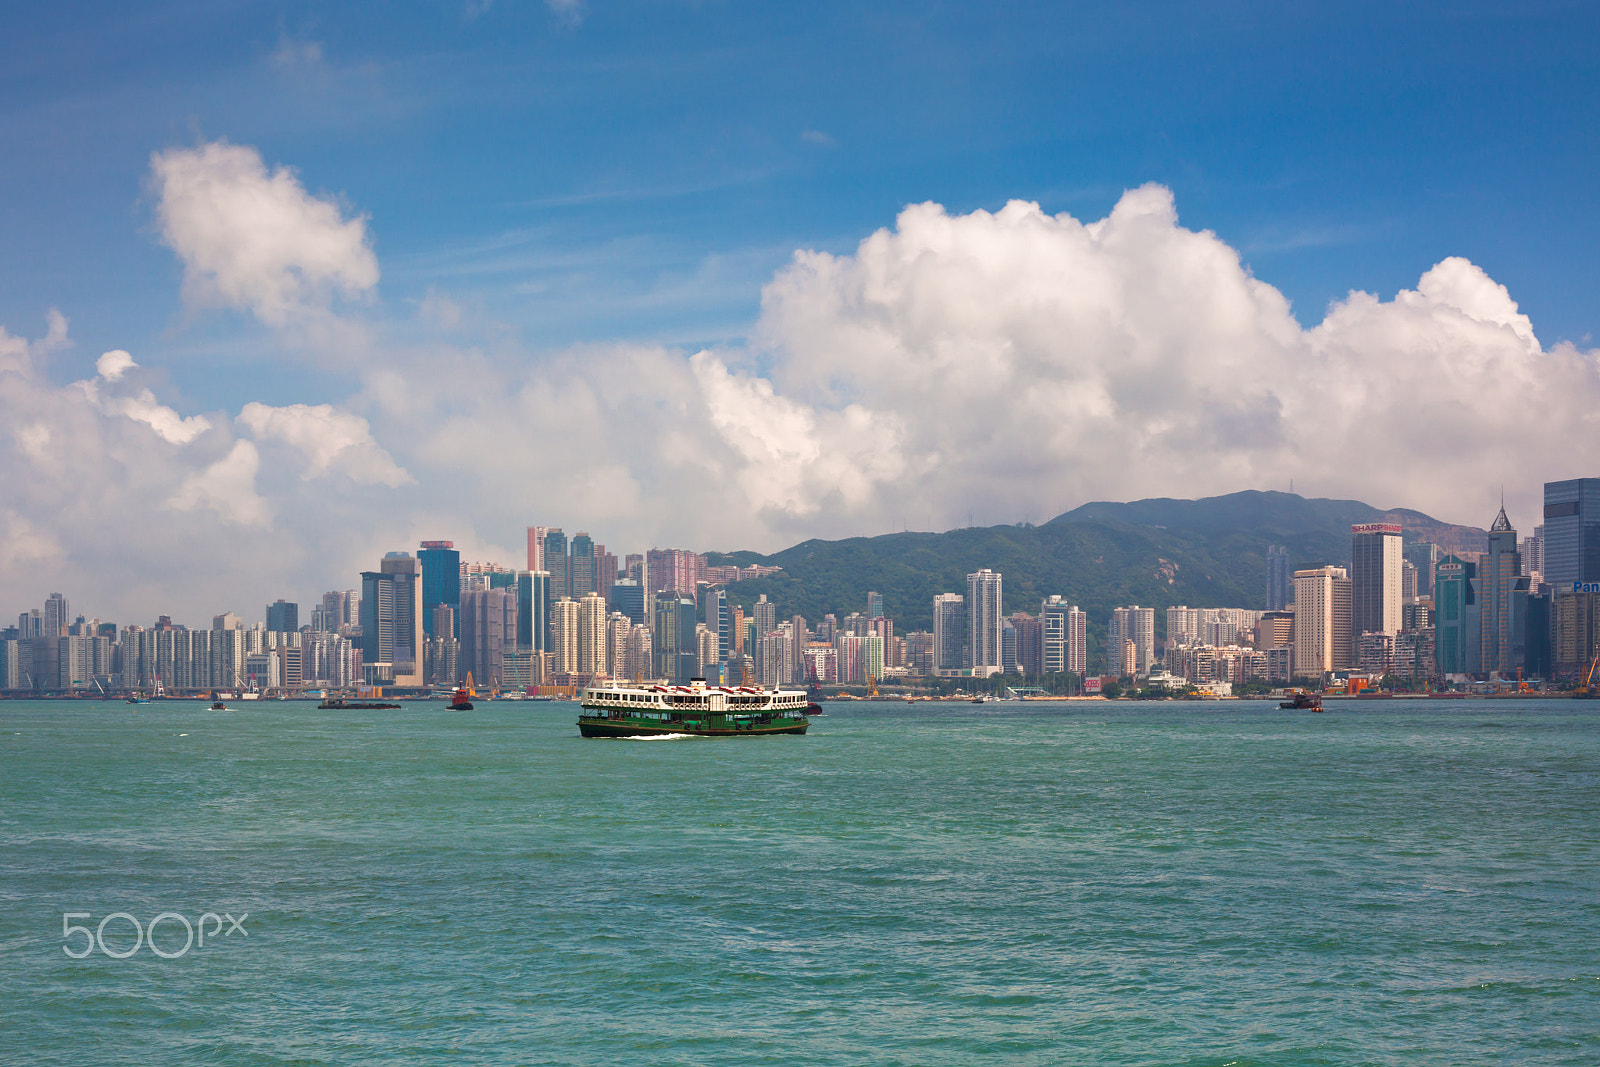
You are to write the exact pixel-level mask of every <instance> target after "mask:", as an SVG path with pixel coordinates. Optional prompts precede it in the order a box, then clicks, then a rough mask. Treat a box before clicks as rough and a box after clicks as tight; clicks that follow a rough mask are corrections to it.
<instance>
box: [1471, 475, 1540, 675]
mask: <svg viewBox="0 0 1600 1067" xmlns="http://www.w3.org/2000/svg"><path fill="white" fill-rule="evenodd" d="M1518 593H1520V594H1521V596H1518V595H1517V594H1518ZM1527 594H1528V579H1527V578H1526V577H1525V576H1524V575H1523V573H1522V553H1521V552H1520V551H1519V550H1518V547H1517V531H1516V530H1515V529H1513V528H1512V526H1511V520H1510V519H1508V518H1507V517H1506V509H1505V508H1504V507H1502V508H1501V509H1500V514H1498V515H1496V516H1495V519H1494V523H1493V524H1492V525H1491V526H1490V527H1489V550H1488V551H1487V552H1485V553H1484V554H1483V555H1482V556H1481V557H1479V559H1478V629H1479V634H1478V648H1479V650H1480V651H1479V660H1478V663H1479V667H1478V669H1479V670H1480V671H1485V672H1488V671H1499V672H1500V673H1501V675H1502V676H1504V677H1509V676H1510V675H1511V673H1512V672H1514V671H1516V670H1517V669H1519V668H1520V667H1522V666H1524V663H1523V660H1524V658H1525V656H1526V654H1527ZM1519 623H1520V624H1521V625H1518V624H1519Z"/></svg>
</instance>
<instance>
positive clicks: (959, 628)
mask: <svg viewBox="0 0 1600 1067" xmlns="http://www.w3.org/2000/svg"><path fill="white" fill-rule="evenodd" d="M967 622H968V616H967V607H966V598H965V597H963V596H962V595H961V594H960V593H940V594H939V595H938V596H936V597H934V598H933V669H934V670H936V671H956V670H960V669H962V668H963V667H965V666H966V665H967V656H968V651H967Z"/></svg>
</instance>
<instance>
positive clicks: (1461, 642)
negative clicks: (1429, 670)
mask: <svg viewBox="0 0 1600 1067" xmlns="http://www.w3.org/2000/svg"><path fill="white" fill-rule="evenodd" d="M1476 577H1477V565H1476V564H1473V563H1470V562H1468V561H1466V560H1463V559H1461V558H1460V557H1458V556H1454V555H1450V556H1446V557H1444V558H1443V559H1441V560H1440V561H1439V563H1438V565H1437V566H1435V567H1434V574H1433V626H1434V655H1435V657H1437V661H1438V667H1439V673H1440V674H1441V675H1452V674H1454V675H1462V674H1469V673H1476V670H1475V665H1476V663H1477V662H1479V657H1480V656H1481V655H1482V651H1481V650H1482V644H1481V640H1482V639H1481V637H1480V635H1479V626H1478V602H1477V590H1476V589H1475V588H1474V587H1475V584H1476V581H1475V579H1476Z"/></svg>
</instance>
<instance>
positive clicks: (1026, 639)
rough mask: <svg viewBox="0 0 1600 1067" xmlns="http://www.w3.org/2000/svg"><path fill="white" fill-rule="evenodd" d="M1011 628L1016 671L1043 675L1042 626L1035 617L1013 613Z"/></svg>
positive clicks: (1019, 612)
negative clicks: (1015, 655)
mask: <svg viewBox="0 0 1600 1067" xmlns="http://www.w3.org/2000/svg"><path fill="white" fill-rule="evenodd" d="M1010 622H1011V628H1012V630H1014V631H1016V637H1017V662H1016V667H1017V670H1019V671H1021V672H1022V673H1023V674H1043V673H1044V625H1043V623H1042V622H1041V621H1040V619H1039V617H1038V616H1036V615H1029V614H1028V613H1027V612H1025V611H1014V612H1012V613H1011V617H1010Z"/></svg>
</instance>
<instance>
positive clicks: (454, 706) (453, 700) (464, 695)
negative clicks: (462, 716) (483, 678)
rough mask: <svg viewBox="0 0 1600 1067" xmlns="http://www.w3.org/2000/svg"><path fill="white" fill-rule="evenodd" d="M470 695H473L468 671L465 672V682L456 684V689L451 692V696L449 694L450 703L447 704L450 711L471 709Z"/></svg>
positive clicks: (470, 676) (470, 674)
mask: <svg viewBox="0 0 1600 1067" xmlns="http://www.w3.org/2000/svg"><path fill="white" fill-rule="evenodd" d="M472 696H473V692H472V672H471V671H468V672H467V684H466V685H458V686H456V691H455V692H454V693H452V694H451V696H450V705H449V707H450V710H451V711H471V710H472Z"/></svg>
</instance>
